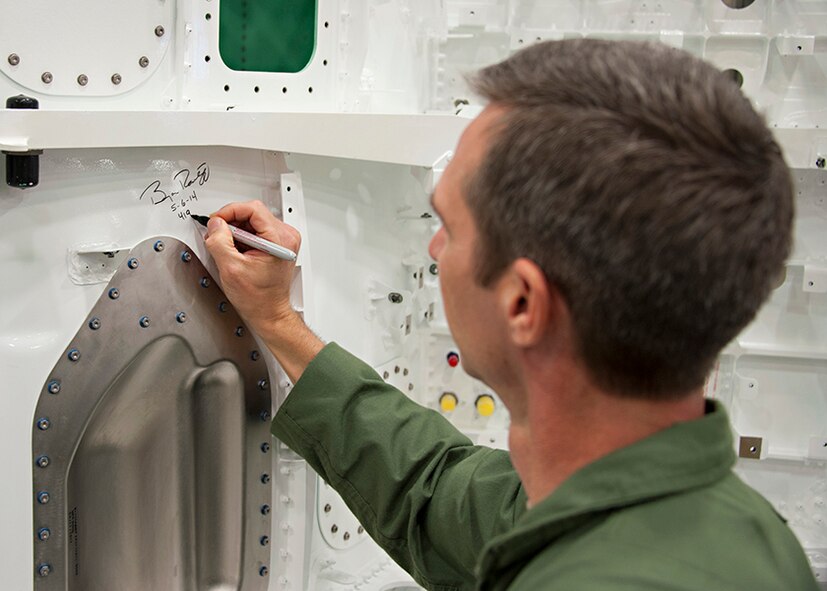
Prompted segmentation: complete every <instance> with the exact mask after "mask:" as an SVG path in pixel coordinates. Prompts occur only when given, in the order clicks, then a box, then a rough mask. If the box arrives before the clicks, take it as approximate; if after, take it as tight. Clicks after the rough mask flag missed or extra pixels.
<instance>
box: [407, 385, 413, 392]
mask: <svg viewBox="0 0 827 591" xmlns="http://www.w3.org/2000/svg"><path fill="white" fill-rule="evenodd" d="M413 389H414V385H413V384H408V392H413Z"/></svg>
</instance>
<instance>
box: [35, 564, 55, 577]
mask: <svg viewBox="0 0 827 591" xmlns="http://www.w3.org/2000/svg"><path fill="white" fill-rule="evenodd" d="M51 573H52V567H51V566H49V565H48V564H40V565H38V567H37V574H38V575H40V576H41V577H48V576H49V575H50V574H51Z"/></svg>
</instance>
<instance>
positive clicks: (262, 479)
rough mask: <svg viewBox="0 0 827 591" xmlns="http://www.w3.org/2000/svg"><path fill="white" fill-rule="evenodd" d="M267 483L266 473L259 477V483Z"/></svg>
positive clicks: (268, 477)
mask: <svg viewBox="0 0 827 591" xmlns="http://www.w3.org/2000/svg"><path fill="white" fill-rule="evenodd" d="M268 482H270V475H269V474H266V473H265V474H262V475H261V483H262V484H267V483H268Z"/></svg>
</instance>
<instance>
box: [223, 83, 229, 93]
mask: <svg viewBox="0 0 827 591" xmlns="http://www.w3.org/2000/svg"><path fill="white" fill-rule="evenodd" d="M229 91H230V85H229V84H225V85H224V92H229Z"/></svg>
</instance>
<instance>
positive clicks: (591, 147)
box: [440, 40, 793, 398]
mask: <svg viewBox="0 0 827 591" xmlns="http://www.w3.org/2000/svg"><path fill="white" fill-rule="evenodd" d="M472 82H473V86H474V88H475V89H476V90H477V91H478V92H479V93H480V94H481V95H482V96H483V97H484V98H486V99H487V100H488V101H489V102H490V104H491V106H489V108H488V109H487V110H486V111H488V113H489V114H488V116H487V119H488V120H487V121H485V122H484V123H485V129H483V130H478V131H477V132H476V133H477V134H478V135H479V136H480V137H481V138H483V139H482V140H480V141H483V142H484V148H483V147H480V146H476V147H474V148H473V150H474V151H475V152H477V154H474V155H473V156H474V159H475V160H476V161H477V162H478V164H479V166H478V167H477V168H476V169H475V171H474V172H468V171H466V172H464V173H463V175H462V179H461V181H462V183H463V193H464V196H465V205H467V208H468V211H469V213H470V215H471V216H472V217H473V222H474V230H475V233H476V240H477V250H476V252H475V253H474V257H473V258H474V273H475V275H476V283H477V286H478V287H489V288H493V287H494V286H495V285H496V284H497V282H498V281H499V279H500V278H501V277H503V274H504V273H505V271H506V270H507V269H509V268H510V267H511V266H513V265H515V264H524V261H526V260H528V261H531V262H533V263H534V264H536V266H537V267H538V268H539V269H540V270H541V272H542V274H543V276H544V278H545V280H546V281H547V282H548V285H549V289H550V290H551V292H552V293H553V294H557V295H559V297H560V298H561V299H562V301H564V302H565V305H566V307H567V309H568V312H569V313H570V317H571V324H572V332H573V335H572V338H573V341H574V343H573V346H574V347H575V349H576V351H577V355H578V357H579V358H580V359H581V360H582V362H583V364H584V366H585V367H586V368H587V371H588V372H589V374H590V377H591V379H592V380H593V381H594V382H595V383H596V384H597V385H599V386H600V387H601V388H603V389H605V390H607V391H611V392H614V393H617V394H626V395H635V396H646V397H651V398H658V397H674V396H676V395H680V394H683V393H686V392H689V391H692V390H697V388H699V387H700V386H701V385H702V384H703V381H704V379H705V376H706V374H707V373H708V371H709V369H710V368H711V365H712V363H713V362H714V359H715V357H716V356H717V354H718V353H719V352H720V350H721V348H722V347H723V346H724V345H725V344H726V343H727V342H729V341H730V340H731V339H732V338H733V337H734V336H735V335H736V334H737V333H738V332H739V331H740V330H741V329H742V328H743V327H744V326H745V325H746V324H747V323H748V322H749V321H750V320H751V319H752V318H753V317H754V315H755V313H756V312H757V310H758V308H759V307H760V306H761V304H762V303H763V301H764V300H765V299H766V297H767V295H768V293H769V291H770V289H771V285H772V282H773V280H774V279H775V278H776V277H777V276H778V274H779V273H780V271H781V269H782V265H783V262H784V260H785V258H786V257H787V254H788V252H789V248H790V242H791V225H792V217H793V200H792V188H791V180H790V175H789V171H788V170H787V167H786V165H785V164H784V161H783V158H782V155H781V151H780V149H779V147H778V145H777V144H776V143H775V141H774V140H773V137H772V135H771V133H770V132H769V130H768V129H767V127H766V125H765V123H764V122H763V120H762V119H761V117H759V116H758V115H757V114H756V113H755V111H754V109H753V108H752V106H751V105H750V103H749V101H748V100H747V99H746V98H745V97H744V96H743V95H742V93H741V92H740V90H739V89H738V88H737V87H736V86H735V85H734V84H733V83H732V81H731V80H730V79H728V78H727V77H725V76H724V75H723V74H721V73H720V72H719V71H718V70H716V69H714V68H713V67H711V66H710V65H708V64H706V63H704V62H703V61H701V60H699V59H696V58H694V57H692V56H690V55H688V54H686V53H684V52H681V51H678V50H674V49H670V48H668V47H665V46H662V45H656V44H643V43H628V42H623V43H619V42H608V41H599V40H570V41H561V42H550V43H541V44H537V45H535V46H533V47H530V48H528V49H525V50H523V51H521V52H519V53H517V54H515V55H514V56H513V57H511V58H510V59H508V60H506V61H504V62H502V63H499V64H496V65H494V66H491V67H488V68H486V69H484V70H482V71H481V72H480V73H479V74H478V75H477V76H476V77H475V78H474V79H473V81H472ZM492 109H493V110H494V111H495V113H494V114H491V112H492ZM477 123H478V122H475V123H474V124H472V125H476V124H477ZM481 123H482V122H481ZM469 132H470V133H474V131H473V130H472V129H471V128H469ZM466 139H467V138H463V142H464V143H465V144H466V148H465V149H466V150H468V149H469V148H471V146H469V145H468V144H469V142H467V141H466ZM461 150H463V144H462V143H461V145H460V148H459V149H458V153H457V159H458V160H459V159H461V156H462V154H461V153H460V152H461ZM462 159H463V160H466V159H465V158H462ZM449 169H450V167H449ZM448 172H450V171H446V175H447V174H448ZM454 180H457V179H456V177H455V178H454ZM440 213H441V212H440ZM454 295H456V294H454ZM446 299H448V294H446ZM449 320H451V314H450V311H449ZM478 322H485V319H484V318H479V319H478ZM456 324H457V322H454V325H455V326H454V328H455V329H457V328H458V327H457V326H456ZM460 346H462V343H460Z"/></svg>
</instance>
